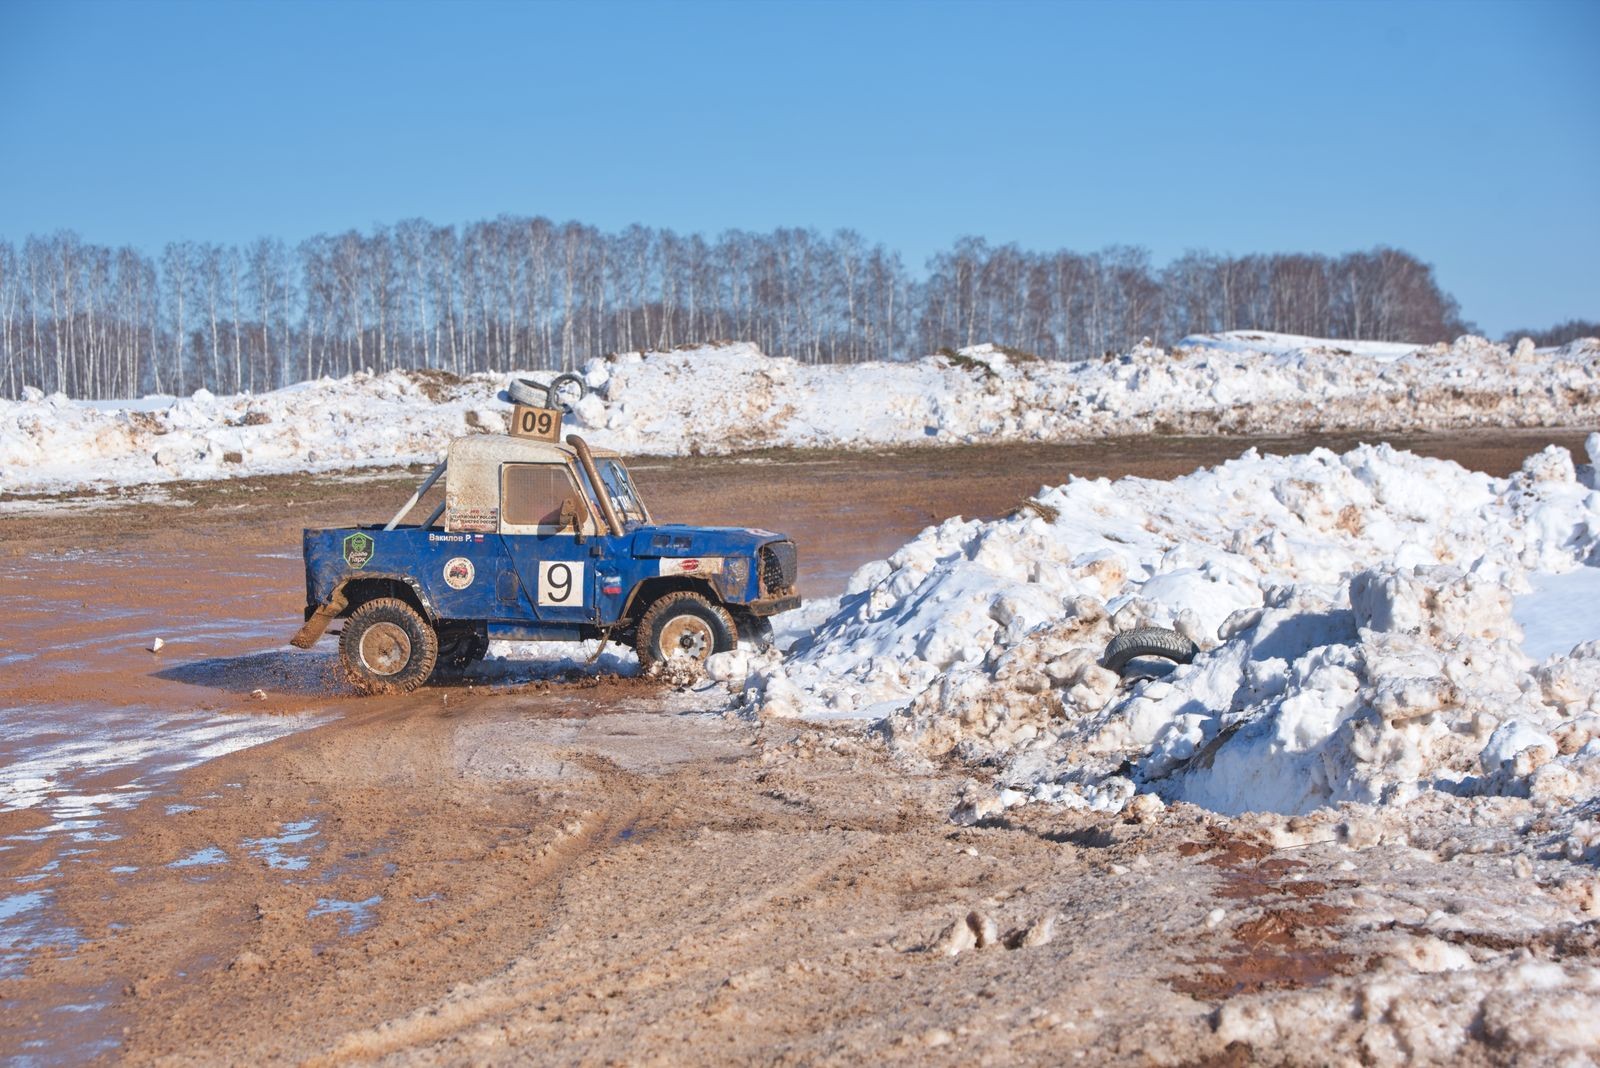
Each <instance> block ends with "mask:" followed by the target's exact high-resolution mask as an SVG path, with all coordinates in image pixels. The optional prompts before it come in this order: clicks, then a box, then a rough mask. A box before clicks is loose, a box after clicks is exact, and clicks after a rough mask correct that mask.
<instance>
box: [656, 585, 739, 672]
mask: <svg viewBox="0 0 1600 1068" xmlns="http://www.w3.org/2000/svg"><path fill="white" fill-rule="evenodd" d="M738 634H739V632H738V630H737V628H736V627H735V626H734V623H733V617H732V616H730V615H729V614H728V612H727V609H725V608H722V607H720V606H718V605H715V604H712V603H711V601H709V600H708V599H706V598H705V597H703V596H701V595H700V594H698V593H690V592H688V591H686V590H685V591H680V592H678V593H669V594H667V595H666V596H665V597H663V598H661V599H660V600H659V601H657V602H656V603H655V604H653V605H651V606H650V608H649V610H648V611H647V612H645V614H644V618H642V619H640V620H639V632H638V635H637V637H635V639H634V649H635V650H636V651H637V652H638V654H639V663H641V664H643V665H644V666H645V667H646V668H647V669H648V668H651V667H654V666H655V665H657V664H664V663H667V662H668V661H672V660H680V659H681V660H691V661H697V662H704V661H705V659H706V657H708V656H710V655H711V654H712V653H725V652H727V651H728V650H729V649H732V648H733V647H734V646H735V645H736V644H737V643H738V641H739V637H738Z"/></svg>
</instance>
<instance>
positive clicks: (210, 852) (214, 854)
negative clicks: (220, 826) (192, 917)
mask: <svg viewBox="0 0 1600 1068" xmlns="http://www.w3.org/2000/svg"><path fill="white" fill-rule="evenodd" d="M226 863H228V854H226V853H224V852H223V851H222V850H220V849H218V848H217V847H216V846H206V847H205V848H204V849H197V850H195V851H194V852H193V853H190V854H189V855H188V856H186V857H181V858H179V859H178V860H175V861H173V862H172V863H171V864H168V865H167V867H169V868H199V867H204V866H206V865H208V864H226ZM111 870H112V871H116V870H117V869H115V868H112V869H111Z"/></svg>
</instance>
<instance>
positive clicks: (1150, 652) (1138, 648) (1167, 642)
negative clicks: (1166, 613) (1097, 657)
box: [1100, 627, 1200, 675]
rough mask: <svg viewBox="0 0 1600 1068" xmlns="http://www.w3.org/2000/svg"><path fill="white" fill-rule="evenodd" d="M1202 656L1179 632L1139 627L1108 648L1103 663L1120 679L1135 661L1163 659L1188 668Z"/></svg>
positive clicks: (1114, 641) (1113, 639)
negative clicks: (1197, 655) (1126, 668)
mask: <svg viewBox="0 0 1600 1068" xmlns="http://www.w3.org/2000/svg"><path fill="white" fill-rule="evenodd" d="M1199 652H1200V647H1199V646H1197V645H1195V643H1194V642H1192V641H1190V640H1189V639H1188V638H1185V637H1184V636H1183V635H1181V634H1179V633H1178V632H1177V631H1175V630H1169V629H1168V628H1166V627H1135V628H1134V629H1133V630H1127V631H1123V632H1122V633H1121V634H1118V635H1117V636H1116V637H1114V638H1112V639H1111V642H1110V644H1108V645H1107V646H1106V655H1105V656H1104V657H1103V658H1101V661H1100V663H1101V664H1102V665H1103V666H1104V667H1106V668H1108V669H1109V670H1111V671H1115V672H1116V673H1117V674H1118V675H1120V674H1122V669H1123V668H1125V667H1127V666H1128V663H1129V662H1130V661H1132V660H1137V659H1138V658H1139V657H1141V656H1159V657H1162V658H1164V659H1167V660H1171V661H1174V662H1175V663H1179V664H1187V663H1189V662H1190V661H1191V660H1193V659H1194V658H1195V656H1196V654H1198V653H1199Z"/></svg>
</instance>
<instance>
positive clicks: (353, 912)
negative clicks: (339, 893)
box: [306, 894, 383, 935]
mask: <svg viewBox="0 0 1600 1068" xmlns="http://www.w3.org/2000/svg"><path fill="white" fill-rule="evenodd" d="M382 903H383V895H382V894H374V895H372V896H371V897H369V898H367V899H366V900H365V901H345V900H343V899H341V898H337V897H319V898H317V903H316V904H315V905H313V906H312V907H311V909H310V911H308V912H307V913H306V919H308V920H311V919H315V918H316V917H318V916H337V917H339V933H340V934H341V935H353V934H360V933H361V932H362V931H365V930H366V929H367V928H368V927H371V926H372V923H373V921H374V920H375V919H376V918H377V917H375V916H373V914H372V910H373V909H375V908H377V907H378V906H379V905H381V904H382Z"/></svg>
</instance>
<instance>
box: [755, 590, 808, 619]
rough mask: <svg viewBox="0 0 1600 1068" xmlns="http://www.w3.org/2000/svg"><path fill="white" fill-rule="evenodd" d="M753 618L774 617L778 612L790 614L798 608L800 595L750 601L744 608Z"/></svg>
mask: <svg viewBox="0 0 1600 1068" xmlns="http://www.w3.org/2000/svg"><path fill="white" fill-rule="evenodd" d="M744 607H745V608H746V609H747V610H748V611H749V612H750V614H751V615H754V616H775V615H777V614H778V613H779V612H792V611H794V610H795V609H796V608H799V607H800V595H799V594H798V593H794V594H790V595H789V596H787V597H764V598H762V599H761V600H759V601H751V602H750V603H749V604H747V605H745V606H744Z"/></svg>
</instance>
